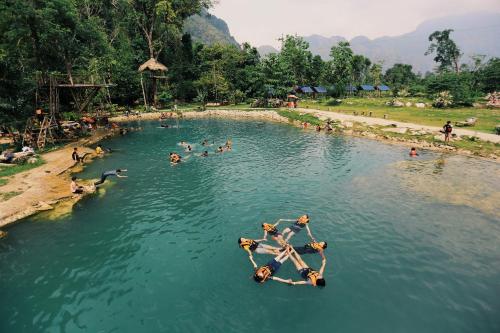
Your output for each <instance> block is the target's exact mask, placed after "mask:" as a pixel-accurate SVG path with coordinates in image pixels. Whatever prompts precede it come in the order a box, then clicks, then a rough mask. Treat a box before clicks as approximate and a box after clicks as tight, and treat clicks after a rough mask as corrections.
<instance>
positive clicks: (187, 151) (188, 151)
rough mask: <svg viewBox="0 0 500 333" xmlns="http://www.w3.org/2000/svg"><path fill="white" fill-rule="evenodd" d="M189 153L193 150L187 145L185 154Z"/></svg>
mask: <svg viewBox="0 0 500 333" xmlns="http://www.w3.org/2000/svg"><path fill="white" fill-rule="evenodd" d="M191 151H193V148H192V147H191V145H188V146H187V148H186V153H190V152H191Z"/></svg>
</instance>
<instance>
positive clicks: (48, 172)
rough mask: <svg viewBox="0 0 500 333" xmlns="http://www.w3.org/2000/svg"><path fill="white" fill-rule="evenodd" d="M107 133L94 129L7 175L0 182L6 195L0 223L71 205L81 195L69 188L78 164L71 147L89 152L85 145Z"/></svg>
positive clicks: (0, 208)
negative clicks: (27, 167) (36, 164)
mask: <svg viewBox="0 0 500 333" xmlns="http://www.w3.org/2000/svg"><path fill="white" fill-rule="evenodd" d="M111 135H112V133H111V132H109V131H96V132H95V133H94V134H93V135H92V136H90V137H88V138H84V139H81V140H79V141H78V142H75V143H72V144H69V145H66V146H64V147H63V148H60V149H57V150H55V151H52V152H48V153H45V154H42V155H41V157H42V158H43V160H44V161H45V163H44V164H43V165H41V166H39V167H37V168H34V169H31V170H28V171H25V172H21V173H18V174H16V175H14V176H12V177H10V178H9V179H8V183H7V184H6V185H4V186H0V194H3V197H4V198H7V200H3V201H2V202H0V227H4V226H6V225H8V224H11V223H14V222H16V221H18V220H21V219H23V218H26V217H28V216H31V215H34V214H37V213H39V212H42V211H47V210H52V209H54V208H55V207H56V206H57V205H59V204H62V203H69V204H71V205H73V204H75V203H76V202H78V201H79V200H80V199H82V197H83V196H81V195H74V194H72V193H71V191H70V189H69V183H70V177H71V174H72V173H74V172H78V170H79V169H80V168H81V167H82V166H81V165H80V164H77V163H75V161H73V160H72V159H71V154H72V152H73V148H74V147H78V149H79V152H80V154H82V153H92V152H93V150H92V149H90V148H86V146H89V145H92V144H95V143H97V142H99V141H101V140H103V139H105V138H107V137H109V136H111ZM91 159H92V157H91V158H90V159H88V158H87V159H86V160H87V161H88V160H91ZM82 185H86V184H84V183H82Z"/></svg>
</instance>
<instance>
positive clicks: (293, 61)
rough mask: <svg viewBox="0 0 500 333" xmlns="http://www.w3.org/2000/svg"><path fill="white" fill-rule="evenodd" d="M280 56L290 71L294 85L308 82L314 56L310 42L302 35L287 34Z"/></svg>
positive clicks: (282, 43)
mask: <svg viewBox="0 0 500 333" xmlns="http://www.w3.org/2000/svg"><path fill="white" fill-rule="evenodd" d="M279 57H280V58H281V61H282V63H283V65H284V66H285V67H286V69H287V70H288V71H289V72H290V75H291V80H292V81H293V85H305V84H307V83H308V82H307V78H308V73H309V72H310V68H311V63H312V58H313V56H312V53H311V51H309V43H308V42H306V41H305V40H304V39H303V38H302V37H298V36H291V35H287V36H286V37H285V38H284V39H283V40H282V42H281V52H280V53H279Z"/></svg>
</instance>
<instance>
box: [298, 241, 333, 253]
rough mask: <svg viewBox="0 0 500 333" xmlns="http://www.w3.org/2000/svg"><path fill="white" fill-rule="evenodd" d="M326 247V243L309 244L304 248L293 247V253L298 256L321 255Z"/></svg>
mask: <svg viewBox="0 0 500 333" xmlns="http://www.w3.org/2000/svg"><path fill="white" fill-rule="evenodd" d="M327 247H328V244H327V243H326V242H310V243H307V244H306V245H304V246H300V247H295V251H296V252H297V253H298V254H314V253H319V254H322V253H323V251H324V250H325V249H326V248H327Z"/></svg>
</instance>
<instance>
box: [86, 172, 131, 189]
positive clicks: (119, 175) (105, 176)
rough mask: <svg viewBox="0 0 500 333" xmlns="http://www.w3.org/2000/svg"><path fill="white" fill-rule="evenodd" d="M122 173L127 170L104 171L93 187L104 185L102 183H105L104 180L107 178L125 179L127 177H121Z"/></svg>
mask: <svg viewBox="0 0 500 333" xmlns="http://www.w3.org/2000/svg"><path fill="white" fill-rule="evenodd" d="M122 172H127V170H126V169H116V170H110V171H105V172H103V173H102V175H101V179H100V180H99V181H98V182H96V183H95V184H94V185H95V186H99V185H102V184H104V182H105V181H106V178H108V177H109V176H116V177H118V178H127V176H123V175H122Z"/></svg>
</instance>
